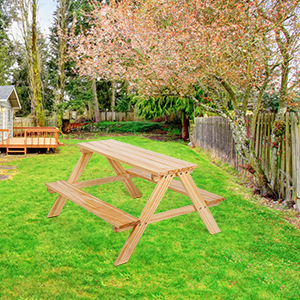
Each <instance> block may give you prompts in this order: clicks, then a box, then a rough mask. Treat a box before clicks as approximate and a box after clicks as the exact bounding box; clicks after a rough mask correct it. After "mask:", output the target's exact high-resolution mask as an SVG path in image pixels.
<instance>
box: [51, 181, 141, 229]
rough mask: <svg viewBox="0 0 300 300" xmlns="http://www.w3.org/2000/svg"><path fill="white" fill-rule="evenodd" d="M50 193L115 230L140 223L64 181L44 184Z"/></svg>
mask: <svg viewBox="0 0 300 300" xmlns="http://www.w3.org/2000/svg"><path fill="white" fill-rule="evenodd" d="M46 186H47V187H48V189H50V190H51V191H54V192H57V193H59V194H60V195H62V196H63V197H65V198H67V199H69V200H71V201H72V202H74V203H76V204H78V205H80V206H81V207H83V208H85V209H86V210H88V211H90V212H91V213H93V214H94V215H96V216H98V217H100V218H101V219H103V220H105V221H107V222H108V223H110V224H112V225H113V226H114V227H115V228H117V229H122V228H124V227H128V226H134V225H136V224H139V223H140V221H139V220H138V219H137V218H135V217H133V216H131V215H129V214H127V213H126V212H124V211H122V210H120V209H118V208H116V207H114V206H112V205H110V204H108V203H106V202H104V201H102V200H100V199H98V198H96V197H94V196H92V195H90V194H88V193H87V192H85V191H82V190H80V189H79V188H76V187H74V186H72V185H71V184H69V183H67V182H66V181H63V180H62V181H56V182H50V183H46Z"/></svg>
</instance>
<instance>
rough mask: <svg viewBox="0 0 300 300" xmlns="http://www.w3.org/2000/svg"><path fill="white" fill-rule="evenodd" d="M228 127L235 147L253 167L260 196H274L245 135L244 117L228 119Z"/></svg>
mask: <svg viewBox="0 0 300 300" xmlns="http://www.w3.org/2000/svg"><path fill="white" fill-rule="evenodd" d="M230 128H231V130H232V133H233V137H234V140H235V142H236V148H237V150H238V151H239V152H240V153H241V155H242V156H243V157H244V158H245V159H246V160H247V162H248V163H249V164H250V166H251V168H252V169H253V170H252V172H253V175H254V176H255V179H256V184H257V187H258V188H259V190H260V193H261V195H262V196H269V197H274V196H275V193H274V190H273V189H272V187H271V186H270V184H269V181H268V178H267V176H266V174H265V172H264V171H263V169H262V167H261V163H260V160H259V159H258V158H257V156H256V153H255V149H254V147H253V145H252V143H251V142H250V139H249V138H248V137H247V130H246V122H245V118H244V117H240V118H237V120H232V121H230Z"/></svg>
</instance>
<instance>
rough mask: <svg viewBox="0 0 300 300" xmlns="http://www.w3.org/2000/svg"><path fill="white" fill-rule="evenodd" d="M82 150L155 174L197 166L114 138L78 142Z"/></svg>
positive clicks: (190, 168)
mask: <svg viewBox="0 0 300 300" xmlns="http://www.w3.org/2000/svg"><path fill="white" fill-rule="evenodd" d="M78 146H79V148H80V150H81V151H82V152H84V151H87V152H94V153H98V154H100V155H103V156H105V157H108V158H110V159H113V160H117V161H119V162H122V163H125V164H127V165H130V166H132V167H136V168H139V169H142V170H146V171H149V172H151V173H152V174H154V175H156V176H162V175H167V174H173V173H176V172H180V171H185V170H192V169H195V168H197V167H198V166H197V165H196V164H193V163H190V162H187V161H184V160H181V159H177V158H174V157H170V156H167V155H164V154H160V153H157V152H153V151H150V150H146V149H143V148H139V147H136V146H132V145H129V144H125V143H122V142H119V141H116V140H103V141H95V142H86V143H79V144H78Z"/></svg>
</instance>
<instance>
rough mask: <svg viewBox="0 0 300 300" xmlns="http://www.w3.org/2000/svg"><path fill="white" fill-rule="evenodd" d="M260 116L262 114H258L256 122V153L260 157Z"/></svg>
mask: <svg viewBox="0 0 300 300" xmlns="http://www.w3.org/2000/svg"><path fill="white" fill-rule="evenodd" d="M260 118H261V116H260V115H258V118H257V123H256V134H255V153H256V156H257V157H259V137H260V134H259V131H260Z"/></svg>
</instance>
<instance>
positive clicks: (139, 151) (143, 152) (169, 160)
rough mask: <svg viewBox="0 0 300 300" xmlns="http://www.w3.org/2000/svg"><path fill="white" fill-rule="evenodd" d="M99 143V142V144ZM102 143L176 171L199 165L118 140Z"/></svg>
mask: <svg viewBox="0 0 300 300" xmlns="http://www.w3.org/2000/svg"><path fill="white" fill-rule="evenodd" d="M99 142H100V141H99ZM97 143H98V142H97ZM100 143H103V144H106V145H109V146H111V147H114V148H116V149H120V148H121V149H122V151H124V152H126V153H131V154H133V155H136V156H138V157H141V158H143V159H147V160H151V161H154V162H156V163H159V164H162V165H166V166H167V167H172V168H174V169H176V168H183V167H189V168H196V167H197V165H196V164H193V163H190V162H187V161H183V160H180V159H177V158H174V157H171V156H167V155H164V154H161V153H157V152H153V151H150V150H147V149H144V148H140V147H136V146H133V145H129V144H125V143H122V142H119V141H116V140H104V141H101V142H100Z"/></svg>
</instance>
